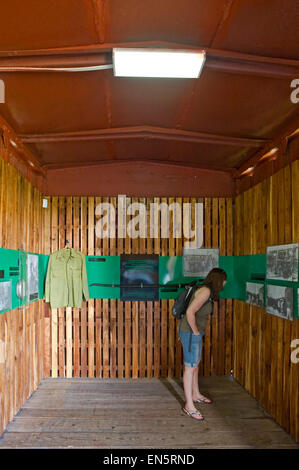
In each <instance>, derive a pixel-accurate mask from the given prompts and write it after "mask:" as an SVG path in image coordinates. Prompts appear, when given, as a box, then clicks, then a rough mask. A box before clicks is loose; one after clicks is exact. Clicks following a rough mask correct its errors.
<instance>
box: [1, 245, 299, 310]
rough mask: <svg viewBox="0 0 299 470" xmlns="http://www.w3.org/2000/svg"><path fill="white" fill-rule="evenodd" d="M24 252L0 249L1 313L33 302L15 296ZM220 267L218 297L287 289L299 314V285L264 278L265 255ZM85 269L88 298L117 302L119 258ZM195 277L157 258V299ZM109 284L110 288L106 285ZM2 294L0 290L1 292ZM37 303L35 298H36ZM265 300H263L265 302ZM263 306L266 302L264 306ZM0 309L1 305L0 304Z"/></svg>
mask: <svg viewBox="0 0 299 470" xmlns="http://www.w3.org/2000/svg"><path fill="white" fill-rule="evenodd" d="M30 254H34V253H27V252H22V251H17V250H8V249H4V248H0V283H1V282H4V283H5V282H9V283H10V288H11V306H10V308H7V309H2V310H1V308H0V314H1V313H4V312H7V311H9V310H13V309H15V308H17V307H22V306H25V305H27V304H28V303H31V302H33V301H34V300H31V301H30V299H28V296H27V295H26V296H25V298H24V299H20V298H19V297H18V296H17V284H18V281H20V280H22V279H24V281H25V282H26V280H27V260H28V255H30ZM48 261H49V255H42V254H38V272H39V277H38V299H42V298H43V297H44V286H45V278H46V273H47V266H48ZM219 267H220V268H222V269H224V270H225V271H226V273H227V283H226V285H225V287H224V289H223V290H222V291H221V292H220V298H224V299H239V300H242V301H246V282H258V283H262V284H264V285H265V296H266V288H267V285H269V284H274V285H279V286H288V287H292V288H293V293H294V299H293V306H294V318H299V315H298V289H299V282H288V281H281V280H267V279H265V277H266V254H258V255H244V256H220V257H219ZM86 270H87V278H88V285H89V296H90V298H91V299H119V298H120V293H121V289H120V287H113V285H117V286H118V285H120V284H121V258H120V256H86ZM195 279H196V280H198V279H199V278H195V277H184V276H183V257H182V256H159V282H158V283H159V284H160V285H161V284H163V285H165V287H159V299H175V298H176V297H177V296H178V295H179V294H180V292H181V291H182V289H178V288H175V287H172V285H174V284H186V283H188V282H191V281H193V280H195ZM93 283H99V284H104V286H91V284H93ZM105 284H112V286H105ZM0 292H1V291H0ZM36 300H37V299H36ZM265 301H266V299H265ZM265 304H266V303H265ZM0 306H1V302H0Z"/></svg>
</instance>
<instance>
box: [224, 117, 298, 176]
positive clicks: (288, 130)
mask: <svg viewBox="0 0 299 470" xmlns="http://www.w3.org/2000/svg"><path fill="white" fill-rule="evenodd" d="M298 128H299V116H297V117H296V118H295V119H294V118H293V119H291V120H289V121H288V123H287V124H286V125H285V126H283V128H282V129H281V130H280V131H279V132H278V133H277V135H276V136H275V138H274V139H272V140H270V141H269V142H268V143H267V144H265V145H264V146H263V147H262V148H261V149H260V150H259V151H258V152H257V153H255V154H254V155H253V156H252V157H250V158H249V159H248V160H247V161H245V162H244V163H243V164H242V165H241V166H240V168H238V169H236V170H235V171H234V172H233V178H235V179H238V178H241V177H242V174H243V173H244V172H245V171H246V170H248V169H249V168H252V169H254V168H255V167H256V166H257V165H258V164H259V163H260V162H262V161H264V160H262V157H263V156H265V154H267V153H268V152H271V150H272V149H274V148H275V147H277V148H278V149H280V150H282V151H285V149H286V145H287V141H288V139H289V138H290V137H292V136H294V135H296V134H297V131H298ZM269 158H272V159H275V158H276V155H275V154H274V155H273V156H271V155H270V157H269Z"/></svg>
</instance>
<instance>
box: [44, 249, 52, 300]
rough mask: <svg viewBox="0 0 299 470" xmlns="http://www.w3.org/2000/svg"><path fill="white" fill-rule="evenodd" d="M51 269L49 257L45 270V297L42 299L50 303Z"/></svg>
mask: <svg viewBox="0 0 299 470" xmlns="http://www.w3.org/2000/svg"><path fill="white" fill-rule="evenodd" d="M51 267H52V255H50V258H49V262H48V269H47V274H46V282H45V295H44V299H45V301H46V302H50V283H51V280H50V279H51Z"/></svg>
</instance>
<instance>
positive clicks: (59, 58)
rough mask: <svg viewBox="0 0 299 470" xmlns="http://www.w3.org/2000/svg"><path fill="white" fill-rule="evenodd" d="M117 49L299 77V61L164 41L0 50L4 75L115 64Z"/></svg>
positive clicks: (259, 73)
mask: <svg viewBox="0 0 299 470" xmlns="http://www.w3.org/2000/svg"><path fill="white" fill-rule="evenodd" d="M115 47H131V48H133V47H135V48H166V49H173V50H174V49H183V50H189V51H199V50H202V49H204V50H205V51H206V56H207V57H206V63H205V68H206V69H210V70H215V71H220V72H228V73H237V74H246V75H256V76H266V77H272V78H282V79H283V78H285V79H286V78H296V77H297V76H298V73H299V61H298V60H292V59H282V58H276V57H264V56H258V55H255V54H244V53H240V52H234V51H227V50H220V49H213V48H200V47H199V46H192V45H189V44H188V45H186V44H178V43H172V42H163V41H159V42H158V41H143V42H130V43H115V44H110V43H109V44H108V43H104V44H92V45H88V46H73V47H60V48H53V49H36V50H25V51H23V50H17V51H0V72H13V71H18V70H20V69H19V67H23V68H24V69H23V70H24V71H26V70H28V71H30V67H37V68H38V67H59V66H60V67H72V66H77V67H78V66H82V67H84V66H91V65H109V64H112V49H113V48H115Z"/></svg>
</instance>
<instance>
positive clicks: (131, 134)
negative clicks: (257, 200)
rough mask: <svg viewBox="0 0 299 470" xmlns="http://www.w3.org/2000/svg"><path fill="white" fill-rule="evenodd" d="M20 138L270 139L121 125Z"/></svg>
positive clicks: (254, 142) (251, 142)
mask: <svg viewBox="0 0 299 470" xmlns="http://www.w3.org/2000/svg"><path fill="white" fill-rule="evenodd" d="M19 138H20V139H21V140H22V142H23V143H28V144H36V143H49V142H52V143H58V142H75V141H83V142H84V141H95V140H103V141H107V140H124V139H156V140H171V141H180V142H191V143H206V144H215V145H230V146H237V147H261V146H263V145H265V144H266V143H267V142H269V141H268V140H267V139H253V138H246V137H233V136H224V135H217V134H207V133H203V132H191V131H186V130H181V129H167V128H162V127H152V126H136V127H119V128H110V129H97V130H91V131H76V132H62V133H50V134H20V135H19Z"/></svg>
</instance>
